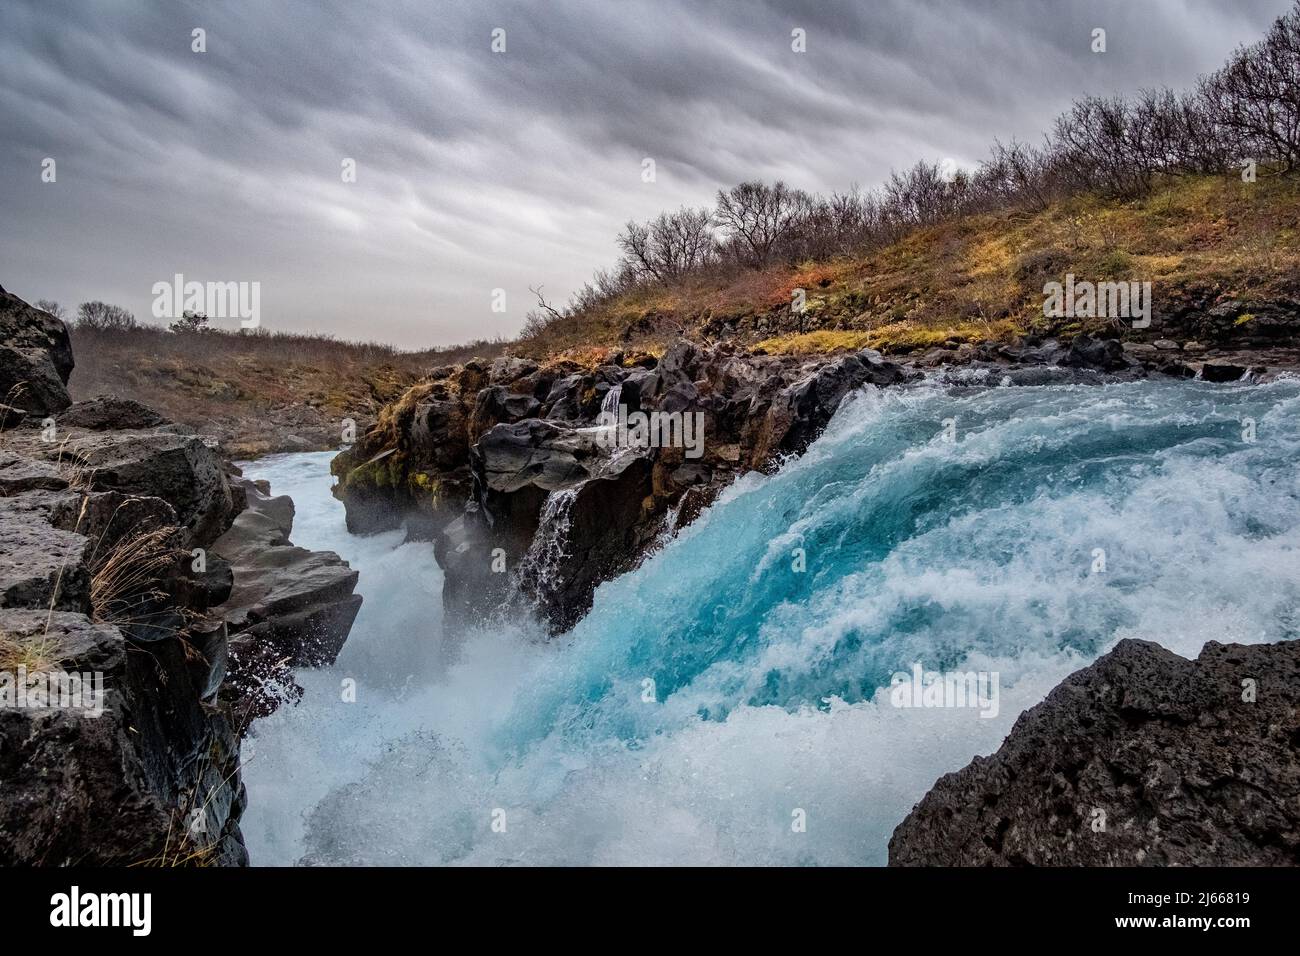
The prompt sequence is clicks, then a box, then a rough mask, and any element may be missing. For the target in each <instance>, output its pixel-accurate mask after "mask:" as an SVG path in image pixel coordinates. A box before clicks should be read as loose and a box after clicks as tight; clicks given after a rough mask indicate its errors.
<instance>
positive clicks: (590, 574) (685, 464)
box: [334, 341, 914, 631]
mask: <svg viewBox="0 0 1300 956" xmlns="http://www.w3.org/2000/svg"><path fill="white" fill-rule="evenodd" d="M622 361H623V359H622V356H611V360H609V361H607V362H606V363H605V364H602V365H598V366H596V367H595V368H586V369H584V368H582V367H581V366H578V365H576V364H575V363H573V362H557V363H555V364H553V365H549V366H545V367H538V366H537V365H536V363H532V362H529V361H526V360H519V359H498V360H497V361H494V362H493V363H491V364H490V365H485V364H483V363H479V362H469V363H466V364H465V365H464V366H463V367H461V368H459V369H439V370H437V373H436V375H431V376H430V380H429V381H427V382H425V383H421V384H420V385H418V386H416V387H415V388H413V389H412V390H411V391H410V392H409V393H408V394H407V396H405V397H403V399H402V401H401V402H398V403H396V404H395V405H394V406H390V408H388V409H385V410H384V412H383V413H382V414H381V416H380V423H379V424H378V425H377V426H376V428H374V429H372V430H371V431H370V432H368V433H367V434H366V435H365V436H364V437H363V438H362V440H361V441H359V442H358V443H357V446H356V447H355V448H354V449H351V450H350V451H348V452H347V453H345V454H343V455H340V456H339V457H338V458H337V459H335V465H334V472H335V474H336V475H338V476H339V477H340V478H341V479H342V480H341V481H340V484H339V486H338V487H337V488H336V494H338V495H339V497H340V498H341V499H342V500H343V502H344V504H345V505H346V506H347V509H348V521H349V527H350V528H352V529H353V530H367V531H368V530H380V529H383V528H390V527H396V526H398V525H399V524H402V523H406V525H407V528H408V533H410V534H413V535H415V536H417V537H426V538H432V539H433V541H434V547H435V554H436V556H437V558H438V561H439V563H440V565H441V566H442V569H443V572H444V589H443V598H444V607H445V609H446V611H447V613H448V620H450V621H452V622H455V621H457V620H462V621H465V620H482V618H483V616H484V615H485V614H490V613H492V612H493V611H494V610H497V609H500V608H501V606H502V604H503V602H505V601H507V600H509V599H510V598H511V597H512V596H513V597H514V598H520V597H523V598H525V599H527V600H529V601H530V602H531V603H532V604H533V606H534V607H535V608H536V609H537V610H538V611H539V612H540V613H541V614H542V616H543V617H544V618H545V619H546V621H547V623H548V625H549V626H550V628H551V629H552V630H553V631H562V630H565V629H567V628H568V627H570V626H572V624H573V623H574V622H576V621H577V619H578V618H579V617H581V615H582V614H584V613H585V612H586V610H587V609H588V608H589V607H590V606H591V598H592V593H593V591H594V590H595V588H596V586H597V585H598V584H600V583H601V582H602V581H605V580H608V579H609V578H610V577H613V576H615V575H617V574H620V573H623V572H624V571H627V570H629V569H630V568H632V567H634V566H635V564H636V563H637V561H639V560H640V558H641V556H642V555H643V554H644V553H645V551H646V549H647V548H648V547H649V545H650V543H651V542H652V541H653V540H655V538H656V536H657V535H658V534H659V533H660V532H661V531H663V530H664V527H665V523H666V522H667V521H669V520H670V519H671V520H672V521H674V522H675V524H674V527H680V526H681V525H683V524H685V523H687V522H689V521H690V520H691V519H692V518H693V517H695V516H696V515H698V514H699V512H700V509H701V508H702V507H704V506H705V505H706V504H707V503H708V501H710V500H712V497H713V496H715V495H716V493H717V491H718V490H719V489H721V488H722V487H725V485H726V484H728V483H729V482H730V481H731V480H732V479H733V478H734V477H735V476H736V475H737V474H740V473H741V472H742V471H744V470H745V469H746V468H760V467H761V468H766V467H770V466H771V465H772V464H773V463H774V462H775V461H776V460H777V459H778V457H779V456H780V455H784V454H787V453H790V452H797V451H802V450H803V449H804V448H805V447H806V446H807V444H808V443H809V442H810V441H812V440H813V438H815V437H816V435H817V434H818V433H819V432H820V430H821V429H822V428H824V427H825V425H826V423H827V422H828V421H829V420H830V417H831V416H832V415H833V414H834V412H835V409H836V408H837V407H838V406H839V403H840V402H841V401H843V399H844V397H845V396H846V395H848V394H849V393H850V392H851V391H852V390H854V389H855V388H862V387H865V386H867V385H886V384H894V383H897V382H900V381H903V380H905V379H907V378H909V377H914V374H913V373H907V372H905V371H904V370H903V369H901V368H900V367H899V366H897V365H894V364H892V363H889V362H886V361H884V360H883V359H882V358H881V357H880V356H879V355H878V354H875V353H869V352H864V353H861V354H859V355H851V356H847V357H842V358H839V359H836V360H833V361H825V360H823V361H820V362H811V363H810V362H804V361H801V360H799V359H786V358H777V357H773V356H760V355H747V354H743V353H739V352H737V351H736V350H734V349H731V348H729V347H727V346H717V347H712V348H710V347H703V346H699V345H696V344H694V343H691V342H687V341H681V342H678V343H676V344H675V345H673V346H672V347H671V348H670V349H668V350H667V352H665V354H664V355H663V357H662V359H660V360H659V361H658V362H656V361H654V360H653V359H651V360H648V361H640V362H638V363H635V364H632V365H630V366H628V367H625V366H624V365H623V364H622ZM615 399H616V401H615ZM607 401H608V402H610V403H611V406H610V407H611V408H617V407H618V406H621V407H622V409H623V412H624V414H625V416H630V415H634V414H636V413H639V412H644V413H648V414H653V413H659V414H671V415H679V416H692V418H691V421H692V422H693V423H694V422H695V421H696V416H698V421H699V423H700V425H701V431H700V432H699V434H700V436H701V441H700V442H699V444H698V446H697V447H696V448H694V449H693V450H691V451H690V457H687V454H688V449H687V448H686V447H684V442H683V443H678V446H677V447H673V444H674V443H673V442H667V443H663V442H661V443H658V444H657V445H656V444H655V443H651V447H635V446H632V447H623V448H618V447H614V446H615V445H616V444H617V442H614V443H610V442H602V441H601V440H600V439H599V438H598V429H597V428H596V426H597V424H598V416H599V415H600V413H601V410H602V407H604V406H606V403H607ZM683 420H684V419H683ZM697 453H698V454H697ZM688 494H689V499H688V498H687V495H688ZM679 506H680V507H679Z"/></svg>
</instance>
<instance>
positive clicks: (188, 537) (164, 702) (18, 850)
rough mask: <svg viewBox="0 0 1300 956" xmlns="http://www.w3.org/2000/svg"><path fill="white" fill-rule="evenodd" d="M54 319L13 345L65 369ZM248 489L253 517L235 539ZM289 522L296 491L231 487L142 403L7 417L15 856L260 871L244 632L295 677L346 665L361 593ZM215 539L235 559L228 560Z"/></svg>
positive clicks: (0, 777) (7, 794) (2, 584)
mask: <svg viewBox="0 0 1300 956" xmlns="http://www.w3.org/2000/svg"><path fill="white" fill-rule="evenodd" d="M9 298H12V297H9ZM20 305H21V303H20ZM4 306H5V309H6V310H7V312H6V315H9V314H11V313H21V314H24V315H25V314H26V312H24V311H23V310H25V309H26V306H25V305H23V306H22V308H21V309H19V308H16V307H14V306H13V305H12V303H10V302H9V301H8V300H5V302H4ZM27 311H28V312H30V311H34V310H27ZM40 314H41V315H43V313H40ZM46 318H47V319H48V318H49V317H48V316H47V317H46ZM50 321H51V322H53V321H54V320H52V319H51V320H50ZM46 326H48V328H49V336H48V339H49V340H48V342H45V344H44V345H42V340H41V338H40V336H39V335H38V334H36V333H33V332H30V329H28V332H25V333H24V334H27V335H28V338H26V339H19V338H16V337H14V336H11V340H12V341H18V343H19V346H20V347H22V348H33V349H37V350H40V349H41V348H44V351H45V356H44V359H43V361H45V362H46V363H47V364H48V365H49V366H50V368H52V369H54V370H55V371H56V372H57V371H60V370H62V373H63V374H64V375H65V377H66V372H67V371H68V370H70V369H71V365H72V360H71V353H70V352H68V353H67V354H66V355H65V354H63V353H62V351H61V348H62V347H63V345H65V344H66V336H65V337H64V338H63V339H61V338H60V337H59V335H58V332H59V330H60V329H62V325H61V323H59V324H58V326H57V328H56V327H55V326H53V325H49V323H46ZM38 331H39V329H38ZM5 334H6V335H8V334H9V333H8V332H6V333H5ZM31 343H35V344H31ZM64 404H65V405H66V403H64ZM233 473H234V474H236V475H237V472H233ZM250 496H252V497H254V500H255V503H256V504H257V505H258V507H257V508H256V509H255V510H254V511H253V512H252V513H250V514H249V516H248V518H247V519H246V520H245V522H244V524H243V525H241V526H240V528H239V532H238V533H235V529H232V528H231V525H232V523H233V522H235V519H236V515H237V514H239V512H241V511H242V510H243V509H244V508H245V507H246V505H247V502H248V499H249V497H250ZM259 521H261V522H263V523H262V524H259ZM291 522H292V505H291V503H289V502H288V500H287V499H269V498H266V496H265V495H262V494H261V493H260V491H259V490H258V489H257V488H255V487H253V486H251V485H249V484H248V483H245V482H242V481H241V480H238V479H236V480H234V481H232V480H231V476H230V470H229V466H227V465H226V463H225V462H223V461H222V460H221V459H220V458H219V457H218V456H217V454H216V453H215V452H214V451H213V450H212V448H211V447H210V446H209V444H208V443H207V442H205V441H204V440H202V439H200V438H199V437H196V436H194V435H190V434H184V433H183V432H179V431H178V430H176V429H175V428H174V427H173V426H169V425H167V424H166V423H165V422H163V420H162V418H161V417H160V416H158V415H156V414H154V413H153V412H152V411H151V410H150V409H148V408H145V407H144V406H141V405H139V404H137V403H134V402H126V401H120V400H117V399H114V398H111V397H101V398H98V399H95V400H92V401H90V402H84V403H80V404H78V405H77V406H73V407H72V408H69V409H68V410H67V411H66V412H64V413H63V414H62V415H61V416H59V418H58V419H57V420H56V421H55V422H53V423H50V422H47V421H43V420H42V419H41V418H39V417H34V416H32V415H28V414H24V415H23V416H22V417H21V418H20V419H11V418H9V417H8V416H6V418H5V421H4V429H3V431H0V661H3V662H4V663H3V664H0V667H2V668H3V669H0V704H3V706H0V865H39V864H44V865H67V864H88V865H130V864H165V865H173V864H178V863H179V864H195V863H203V864H208V863H215V864H219V865H239V864H243V863H246V862H247V854H246V853H245V851H244V847H243V841H242V837H241V835H240V832H239V818H240V815H241V814H242V812H243V809H244V802H245V797H244V788H243V785H242V783H241V782H240V774H239V737H240V732H241V731H242V730H243V728H244V727H245V726H246V724H247V722H248V720H249V719H251V714H250V713H249V708H244V709H243V710H240V709H237V708H236V707H235V706H234V705H235V704H237V703H242V702H243V701H242V700H241V699H240V698H239V695H238V693H236V694H235V695H234V697H233V698H232V696H231V695H230V694H228V693H227V690H228V688H230V687H231V686H232V683H231V682H229V681H228V680H227V669H228V667H230V666H233V665H235V664H242V658H240V659H237V658H236V657H235V656H234V655H232V653H231V649H230V648H231V641H230V637H229V634H230V631H231V629H234V630H235V631H236V632H237V633H236V638H235V639H236V641H239V642H242V643H241V645H240V646H241V648H244V647H247V648H250V649H251V651H250V653H252V654H255V653H260V654H262V655H263V656H265V657H269V658H272V659H274V660H275V661H277V662H279V663H280V665H281V666H282V667H283V666H284V665H285V663H286V662H288V663H292V664H310V663H314V662H318V661H324V660H332V659H333V655H334V654H336V653H337V650H338V646H339V645H340V644H341V643H342V641H343V639H344V637H346V634H347V630H348V628H349V627H350V625H351V621H352V617H353V616H355V613H356V607H357V605H358V604H359V602H360V598H359V597H356V596H354V595H353V594H352V588H353V585H354V584H355V582H356V574H355V572H352V571H351V570H350V569H349V568H348V567H347V565H346V564H344V563H343V562H342V561H340V560H339V559H338V558H337V557H336V556H335V555H332V554H314V553H312V552H308V551H304V550H302V549H300V548H295V547H293V546H292V545H291V544H289V542H288V540H287V536H288V532H289V528H290V525H291ZM268 523H269V525H271V526H273V530H272V533H270V534H269V535H265V534H261V532H262V531H265V530H266V524H268ZM227 529H231V531H230V532H227ZM241 534H242V535H244V537H243V539H242V541H243V546H242V547H241V546H239V542H240V540H241V538H240V535H241ZM218 538H220V539H221V540H222V541H223V542H225V544H223V548H225V549H226V550H228V551H229V552H230V553H231V554H232V555H234V556H235V557H236V558H237V559H238V563H237V564H236V563H235V562H232V561H227V560H226V559H225V558H223V557H222V554H221V552H219V551H217V550H213V546H214V542H215V541H216V540H217V539H218ZM196 554H198V555H202V556H203V557H204V560H197V561H196V560H195V558H194V556H195V555H196ZM236 592H237V593H236ZM235 597H238V599H239V601H240V602H242V603H235V604H232V603H230V601H231V600H233V599H234V598H235ZM259 629H260V630H259ZM29 665H30V666H29ZM83 673H84V674H86V675H91V676H92V677H93V678H94V680H92V686H93V685H94V683H95V682H96V681H97V682H98V683H99V686H100V687H101V688H102V690H103V695H102V697H100V698H99V703H100V704H101V705H102V706H100V707H98V708H93V709H96V710H98V711H99V712H98V713H93V712H92V708H90V707H81V708H79V707H77V706H72V705H70V704H69V702H68V701H67V700H63V701H60V706H56V707H49V706H45V705H44V704H43V703H41V705H40V706H37V705H35V704H33V703H32V700H33V698H31V697H30V695H29V694H27V693H26V690H27V689H28V688H29V687H31V688H35V687H40V686H43V684H42V682H48V681H51V680H59V681H66V680H68V679H70V678H68V677H67V676H66V675H71V674H78V675H81V674H83ZM19 682H22V687H23V688H24V691H23V694H22V696H21V699H19V698H18V697H16V696H15V695H16V694H17V693H18V691H17V685H18V683H19ZM83 699H84V695H83ZM37 700H38V702H39V698H38V699H37Z"/></svg>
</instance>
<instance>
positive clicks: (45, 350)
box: [0, 291, 73, 417]
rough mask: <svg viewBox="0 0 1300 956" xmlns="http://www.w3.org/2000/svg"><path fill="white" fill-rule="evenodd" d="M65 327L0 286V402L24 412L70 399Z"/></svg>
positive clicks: (52, 408) (56, 408)
mask: <svg viewBox="0 0 1300 956" xmlns="http://www.w3.org/2000/svg"><path fill="white" fill-rule="evenodd" d="M72 368H73V361H72V344H71V342H70V341H69V338H68V327H67V326H66V325H64V324H63V322H62V321H60V320H59V319H56V318H55V317H54V316H52V315H50V314H49V313H48V312H42V311H41V310H40V309H37V308H35V307H33V306H30V305H28V304H27V303H26V302H24V301H23V300H22V299H20V298H18V296H16V295H12V294H10V293H8V292H3V291H0V402H4V403H6V404H8V405H13V406H16V407H17V408H21V409H23V410H24V411H25V412H26V413H27V414H28V415H32V416H38V417H39V416H44V415H50V414H54V413H56V412H60V411H62V410H63V409H65V408H67V407H68V406H69V405H71V404H72V399H71V398H70V397H69V395H68V389H67V384H68V376H69V375H71V374H72Z"/></svg>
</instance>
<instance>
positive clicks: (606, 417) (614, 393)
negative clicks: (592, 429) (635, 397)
mask: <svg viewBox="0 0 1300 956" xmlns="http://www.w3.org/2000/svg"><path fill="white" fill-rule="evenodd" d="M622 397H623V386H622V385H615V386H613V387H612V388H611V389H610V390H609V391H608V392H606V393H605V398H604V399H603V400H602V401H601V403H600V416H601V417H600V422H601V424H607V423H609V422H610V421H617V420H618V402H619V399H620V398H622Z"/></svg>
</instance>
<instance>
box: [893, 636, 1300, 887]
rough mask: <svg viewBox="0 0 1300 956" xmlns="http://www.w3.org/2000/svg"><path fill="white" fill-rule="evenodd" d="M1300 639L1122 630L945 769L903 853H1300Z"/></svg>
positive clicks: (901, 844) (1110, 860)
mask: <svg viewBox="0 0 1300 956" xmlns="http://www.w3.org/2000/svg"><path fill="white" fill-rule="evenodd" d="M1298 739H1300V642H1296V641H1285V642H1282V643H1279V644H1256V645H1240V644H1218V643H1215V642H1210V643H1208V644H1206V645H1205V648H1204V649H1203V650H1202V651H1201V654H1200V656H1199V657H1197V658H1196V660H1194V661H1189V660H1186V659H1184V658H1182V657H1179V656H1178V655H1176V654H1174V653H1172V652H1171V651H1168V650H1165V649H1164V648H1162V647H1160V646H1159V645H1157V644H1153V643H1149V642H1146V641H1134V640H1125V641H1121V642H1120V643H1119V644H1118V645H1116V647H1115V649H1114V650H1112V651H1111V652H1110V653H1108V654H1106V655H1104V656H1102V657H1101V658H1100V659H1098V660H1097V661H1096V662H1095V663H1094V664H1092V665H1091V666H1090V667H1086V668H1084V669H1083V670H1081V671H1078V672H1077V673H1075V674H1073V675H1071V676H1070V677H1068V678H1067V679H1066V680H1065V681H1064V682H1063V683H1062V684H1061V685H1060V686H1058V687H1057V688H1056V689H1055V690H1053V691H1052V692H1051V693H1050V694H1049V695H1048V696H1047V699H1046V700H1044V701H1043V703H1041V704H1039V705H1038V706H1037V707H1034V708H1032V709H1030V710H1028V711H1026V712H1025V713H1024V714H1022V715H1021V717H1020V719H1019V720H1017V721H1016V724H1015V726H1014V727H1013V728H1012V730H1011V733H1010V734H1009V735H1008V736H1007V739H1006V741H1005V742H1004V743H1003V744H1002V746H1001V747H1000V748H999V749H998V751H997V753H995V754H993V755H992V756H990V757H977V758H975V760H974V761H972V762H971V764H970V765H969V766H967V767H965V768H964V769H962V770H959V771H957V772H956V773H950V774H948V775H946V776H944V777H942V778H940V780H939V781H938V783H936V784H935V786H934V788H933V789H932V790H931V791H930V792H929V793H928V794H926V796H925V797H924V799H922V800H921V802H920V803H919V804H917V806H916V807H915V808H914V809H913V810H912V812H911V814H909V815H908V817H907V819H905V820H904V821H903V822H902V823H901V824H900V825H899V826H898V828H897V829H896V830H895V831H894V835H893V838H892V839H891V840H890V842H889V863H890V865H891V866H1013V865H1034V866H1209V865H1217V866H1223V865H1228V866H1238V865H1240V866H1282V865H1286V866H1294V865H1296V864H1297V863H1300V756H1298V755H1297V749H1296V742H1297V740H1298Z"/></svg>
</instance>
